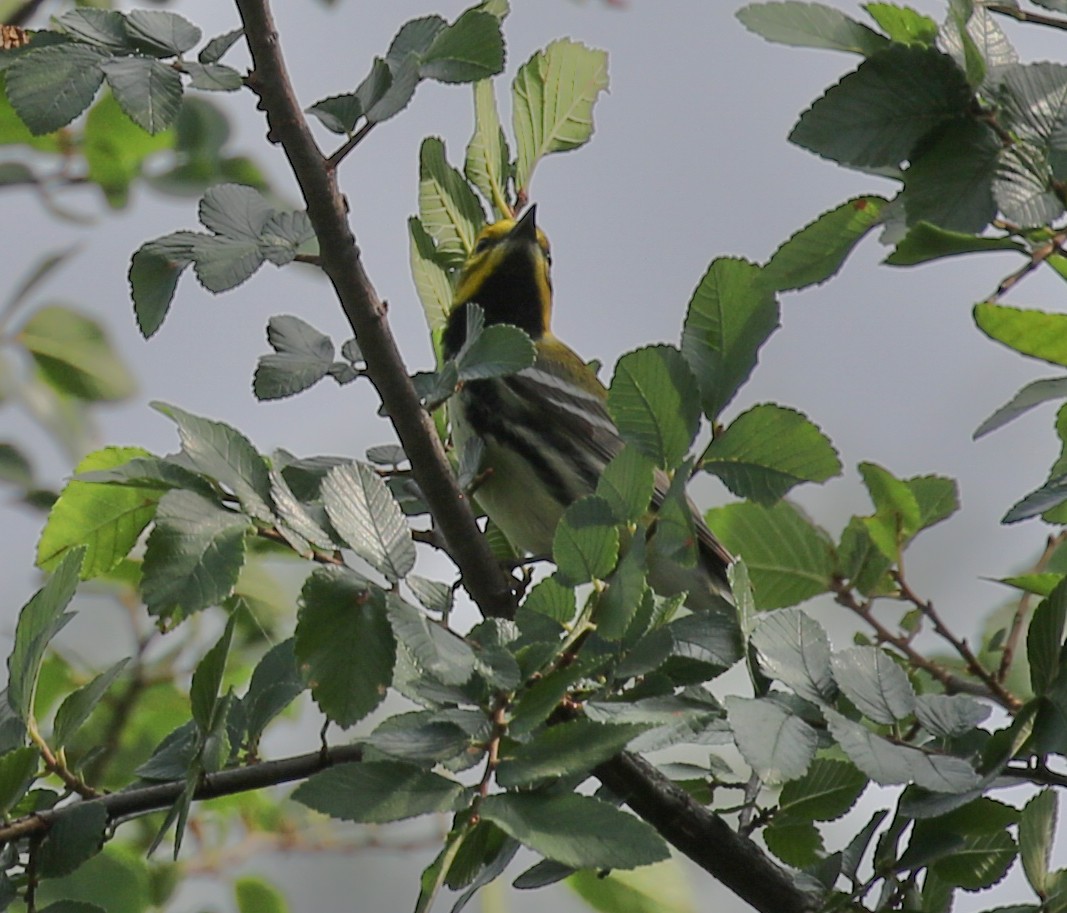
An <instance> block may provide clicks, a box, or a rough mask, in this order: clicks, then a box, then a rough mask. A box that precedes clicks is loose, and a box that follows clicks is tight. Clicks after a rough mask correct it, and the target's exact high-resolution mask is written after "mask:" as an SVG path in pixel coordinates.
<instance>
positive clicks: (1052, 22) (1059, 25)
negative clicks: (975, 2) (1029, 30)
mask: <svg viewBox="0 0 1067 913" xmlns="http://www.w3.org/2000/svg"><path fill="white" fill-rule="evenodd" d="M986 9H987V10H989V12H991V13H1000V14H1001V15H1002V16H1008V17H1009V18H1011V19H1015V20H1016V21H1017V22H1031V23H1033V24H1034V25H1047V26H1048V27H1049V28H1053V29H1064V30H1065V31H1067V19H1057V18H1056V17H1055V16H1043V15H1042V14H1041V13H1028V12H1026V11H1025V10H1020V9H1016V8H1015V7H1014V6H1009V5H1008V4H1006V3H989V4H987V5H986Z"/></svg>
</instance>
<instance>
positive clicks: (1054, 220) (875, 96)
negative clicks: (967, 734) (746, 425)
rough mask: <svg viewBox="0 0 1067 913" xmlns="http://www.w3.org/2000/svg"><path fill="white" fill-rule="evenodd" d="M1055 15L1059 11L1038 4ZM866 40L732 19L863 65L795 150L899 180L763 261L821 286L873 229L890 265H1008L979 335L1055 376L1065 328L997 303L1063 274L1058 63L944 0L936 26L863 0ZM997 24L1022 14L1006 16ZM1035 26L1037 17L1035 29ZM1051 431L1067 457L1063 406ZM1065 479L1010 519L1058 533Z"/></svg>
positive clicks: (788, 9)
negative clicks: (982, 258)
mask: <svg viewBox="0 0 1067 913" xmlns="http://www.w3.org/2000/svg"><path fill="white" fill-rule="evenodd" d="M1039 5H1040V6H1044V7H1047V8H1050V9H1054V10H1057V11H1062V9H1061V6H1060V5H1059V4H1056V3H1040V4H1039ZM863 9H864V10H865V11H866V13H867V14H868V15H869V16H870V17H871V19H872V20H873V22H874V24H875V26H876V28H872V27H871V26H869V25H866V24H864V23H862V22H859V21H858V20H855V19H852V18H851V17H849V16H847V15H846V14H845V13H843V12H841V11H840V10H837V9H835V8H833V7H829V6H826V5H824V4H821V3H808V2H800V0H786V2H772V3H755V4H751V5H749V6H746V7H744V8H743V9H742V10H740V12H739V13H738V17H739V18H740V20H741V22H742V23H743V24H744V25H745V26H746V27H747V28H749V29H751V30H752V31H754V32H756V33H757V34H759V35H761V36H763V37H764V38H766V39H767V40H769V41H776V42H781V43H784V44H790V45H797V46H802V47H815V48H825V49H832V50H838V51H846V52H849V53H855V54H859V55H861V56H862V57H863V61H862V62H861V63H860V65H859V66H858V67H857V68H856V69H855V70H854V71H853V72H851V73H849V74H847V75H846V76H845V77H843V78H842V79H841V81H840V82H839V83H837V84H836V85H835V86H832V87H831V88H830V89H828V90H827V91H826V93H825V94H824V95H823V96H822V97H821V98H819V99H817V100H816V101H815V102H814V103H813V104H812V106H811V107H810V108H809V109H808V110H807V111H805V112H804V113H803V114H802V115H801V117H800V119H799V121H798V122H797V124H796V126H795V127H794V128H793V131H792V133H791V134H790V137H789V139H790V141H791V142H793V143H795V144H797V145H799V146H801V147H803V148H805V149H808V150H810V151H812V152H815V153H816V154H818V155H820V156H823V157H824V158H827V159H829V160H831V161H833V162H836V163H838V164H840V165H843V166H845V167H848V168H855V169H859V170H862V171H865V172H868V173H870V172H874V173H876V174H878V175H880V176H882V177H886V178H889V179H892V180H894V181H896V182H898V183H899V186H900V189H899V191H898V192H897V194H896V195H895V196H894V197H893V199H892V200H891V201H890V200H888V199H886V198H885V197H881V196H873V195H872V196H864V197H859V198H857V199H854V200H849V201H848V202H846V203H844V204H842V205H841V206H839V207H837V208H836V209H833V210H831V211H829V212H827V213H824V214H823V215H822V216H820V217H819V218H818V219H816V220H815V221H814V222H812V223H811V224H810V225H808V226H807V227H806V228H804V229H803V230H802V231H801V232H799V233H798V234H797V235H795V236H794V237H793V238H792V239H791V240H790V242H789V243H788V244H787V245H784V246H783V248H782V249H781V250H779V251H778V252H777V253H776V254H775V256H774V257H773V258H772V259H771V261H770V263H769V264H768V277H769V279H770V281H771V282H772V284H773V285H774V286H775V287H776V288H778V289H781V290H784V289H796V288H803V287H805V286H808V285H812V284H814V283H817V282H824V281H825V280H827V279H828V278H830V277H831V276H832V275H834V274H835V273H836V272H837V270H838V269H839V268H840V267H841V265H842V264H843V262H844V261H845V259H846V258H847V256H848V254H849V252H850V251H851V250H852V248H853V247H854V246H855V244H856V243H858V242H859V241H860V240H861V238H862V237H863V236H864V235H866V234H867V233H868V232H869V231H870V230H871V229H872V228H874V227H875V226H876V225H883V226H885V228H886V231H885V234H884V236H883V240H884V241H886V243H890V244H892V245H893V247H894V249H893V251H892V253H890V254H889V256H888V257H887V258H886V261H885V262H886V263H888V264H891V265H894V266H912V265H915V264H919V263H925V262H929V261H932V260H936V259H940V258H943V257H952V256H959V255H962V254H972V253H999V252H1009V253H1015V254H1016V255H1018V256H1021V257H1022V258H1023V259H1024V265H1023V266H1022V267H1021V268H1020V269H1019V270H1018V271H1017V272H1015V273H1012V274H1011V275H1010V276H1008V277H1007V278H1006V279H1005V280H1004V282H1002V283H1001V285H1000V287H999V288H998V289H997V290H996V291H995V292H994V294H993V295H991V296H990V299H989V300H986V301H983V302H982V303H980V304H978V305H976V307H975V309H974V318H975V323H976V324H977V326H978V327H979V329H980V330H982V332H983V333H985V334H986V335H987V336H989V337H990V338H991V339H994V340H996V341H997V342H1000V343H1002V344H1003V345H1005V346H1008V347H1009V348H1011V349H1013V350H1015V351H1017V352H1020V353H1022V354H1023V355H1027V356H1029V357H1032V358H1037V359H1040V360H1042V361H1045V362H1048V363H1050V364H1053V365H1055V366H1056V367H1059V368H1062V367H1065V366H1067V355H1065V354H1064V352H1063V351H1062V350H1061V347H1060V346H1059V345H1058V344H1057V339H1058V338H1060V337H1061V336H1062V334H1063V331H1064V317H1063V315H1060V314H1050V313H1047V312H1045V311H1040V310H1036V309H1032V308H1020V307H1015V306H1008V305H1003V304H999V303H997V301H996V299H997V298H999V297H1000V296H1001V295H1003V294H1004V293H1006V292H1007V291H1008V290H1009V289H1011V288H1012V287H1013V286H1014V285H1015V284H1016V283H1017V282H1018V281H1019V280H1020V279H1022V278H1023V277H1024V276H1026V275H1027V274H1029V273H1030V272H1032V271H1033V270H1035V269H1038V268H1039V267H1041V266H1047V267H1048V268H1049V269H1051V270H1052V271H1053V272H1054V273H1055V274H1056V275H1058V276H1060V277H1067V257H1065V255H1064V253H1063V251H1062V249H1061V244H1062V242H1063V240H1064V236H1063V231H1062V227H1061V226H1060V223H1061V222H1062V217H1063V215H1064V213H1065V211H1067V195H1065V193H1064V175H1065V172H1064V167H1065V162H1067V158H1065V150H1067V66H1064V65H1063V64H1058V63H1049V62H1041V63H1029V64H1026V63H1021V62H1020V61H1019V55H1018V53H1017V52H1016V50H1015V48H1014V47H1013V46H1012V44H1011V42H1010V41H1009V39H1008V37H1007V35H1006V34H1005V33H1004V31H1003V30H1002V29H1001V27H1000V26H999V25H998V24H997V22H996V19H995V16H994V11H991V10H990V9H989V8H987V5H986V4H983V3H980V2H973V0H952V2H950V3H949V9H948V15H947V17H946V19H945V21H944V23H943V24H941V25H940V26H939V25H938V24H937V23H936V22H934V20H932V19H930V18H929V17H927V16H924V15H922V14H920V13H917V12H915V11H914V10H912V9H910V8H908V7H905V6H899V5H896V4H893V3H866V4H864V5H863ZM995 12H1000V13H1005V14H1010V15H1013V16H1016V17H1017V18H1024V19H1025V18H1026V14H1025V13H1024V12H1023V11H1022V10H1020V9H1019V8H1018V6H1017V4H1012V5H1011V6H1010V7H1009V8H1007V9H1002V8H1000V7H999V6H998V7H996V9H995ZM1035 21H1041V20H1035ZM1065 396H1067V380H1065V379H1064V378H1063V377H1059V376H1058V377H1052V378H1044V379H1041V380H1038V381H1034V382H1033V383H1030V384H1028V385H1026V386H1025V387H1023V388H1022V389H1021V390H1020V391H1019V392H1018V393H1017V394H1016V395H1015V396H1014V397H1013V398H1012V399H1011V400H1010V401H1009V402H1008V403H1007V404H1005V405H1004V406H1003V407H1002V408H1000V409H998V410H997V411H996V412H995V413H994V414H993V415H992V416H990V418H989V419H988V420H987V421H985V422H983V423H982V425H981V426H980V427H979V428H978V430H977V431H976V433H975V436H976V437H979V436H981V435H983V434H986V433H988V432H990V431H992V430H994V429H996V428H999V427H1001V426H1002V425H1004V424H1006V423H1007V422H1009V421H1010V420H1012V419H1014V418H1016V417H1017V416H1018V415H1021V414H1022V413H1023V412H1025V411H1027V410H1029V409H1031V408H1033V407H1035V406H1037V405H1040V404H1041V403H1044V402H1049V401H1053V400H1060V399H1063V398H1064V397H1065ZM1055 427H1056V433H1057V436H1058V437H1059V438H1060V440H1061V441H1063V442H1064V446H1065V447H1067V418H1065V413H1064V411H1063V409H1061V410H1060V412H1059V414H1058V415H1057V419H1056V425H1055ZM1065 501H1067V468H1065V466H1064V464H1063V460H1062V459H1059V460H1057V461H1056V463H1054V464H1053V466H1052V468H1051V470H1050V473H1049V478H1048V480H1047V482H1046V483H1045V484H1044V485H1042V486H1041V487H1040V488H1038V489H1036V490H1035V491H1033V492H1031V493H1030V494H1028V495H1026V496H1025V497H1024V498H1022V499H1021V500H1020V501H1019V503H1017V504H1016V505H1015V506H1014V507H1012V508H1011V509H1010V510H1009V511H1008V512H1007V513H1006V515H1005V518H1004V519H1005V522H1015V521H1018V520H1022V519H1026V518H1029V517H1033V516H1037V515H1042V516H1043V517H1044V518H1045V519H1046V520H1047V521H1049V522H1053V523H1058V522H1062V520H1063V518H1064V516H1067V514H1065V513H1064V509H1063V504H1064V502H1065Z"/></svg>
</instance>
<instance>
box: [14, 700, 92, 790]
mask: <svg viewBox="0 0 1067 913" xmlns="http://www.w3.org/2000/svg"><path fill="white" fill-rule="evenodd" d="M26 732H27V734H28V735H29V737H30V741H31V742H32V743H33V746H34V747H35V748H36V749H37V751H38V752H39V753H40V755H41V760H42V761H43V762H44V766H45V767H46V768H47V769H48V772H49V773H53V774H55V775H56V776H57V777H59V779H60V780H62V781H63V785H64V786H66V787H67V789H69V790H70V791H71V792H75V793H77V794H78V795H79V796H83V797H84V798H86V799H94V798H96V797H97V796H99V795H100V793H99V792H98V791H97V790H95V789H93V787H91V786H90V785H89V784H88V783H86V782H85V780H83V779H82V778H81V777H79V776H78V775H77V774H76V773H74V771H73V770H71V769H70V768H69V767H67V762H66V760H65V759H64V758H63V756H62V755H61V754H60V755H57V754H56V753H55V752H54V751H52V748H51V746H50V745H49V744H48V742H46V741H45V739H44V737H43V736H42V735H41V733H40V731H39V730H38V729H37V721H36V720H33V719H31V720H29V722H28V723H27V724H26Z"/></svg>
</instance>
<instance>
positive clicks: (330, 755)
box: [0, 745, 363, 844]
mask: <svg viewBox="0 0 1067 913" xmlns="http://www.w3.org/2000/svg"><path fill="white" fill-rule="evenodd" d="M361 760H363V749H362V748H360V747H359V746H358V745H340V746H337V747H336V748H328V749H326V750H325V751H314V752H310V753H309V754H303V755H296V756H294V757H291V758H280V759H279V760H277V761H263V762H261V763H259V764H250V765H248V766H246V767H238V768H235V769H233V770H223V771H219V773H215V774H207V775H206V776H205V777H204V780H203V782H202V783H201V784H200V786H199V787H198V788H197V790H196V792H195V793H194V794H193V799H194V800H197V801H201V800H204V799H217V798H218V797H219V796H230V795H233V794H234V793H242V792H248V791H249V790H253V789H265V788H266V787H268V786H277V785H278V784H280V783H290V782H292V781H293V780H303V779H305V778H306V777H310V776H311V775H312V774H313V773H318V772H319V771H320V770H325V769H326V768H327V767H333V766H334V765H335V764H343V763H346V762H349V761H361ZM184 790H185V780H170V781H168V782H166V783H155V784H153V785H151V786H141V787H135V788H133V789H124V790H122V791H120V792H117V793H109V794H108V795H106V796H103V797H102V798H99V799H83V800H81V801H79V802H72V803H70V804H69V805H64V806H62V807H60V808H55V809H50V810H49V811H44V812H38V813H37V814H36V815H28V816H27V817H25V818H19V819H18V820H17V821H13V822H11V824H7V825H4V826H0V844H4V843H10V842H11V841H12V840H20V839H24V838H26V837H31V838H32V837H35V836H40V835H43V834H44V833H45V832H46V831H48V829H49V828H51V827H52V825H54V824H55V823H56V822H57V821H60V820H62V819H63V818H64V817H65V816H67V815H69V814H71V812H72V811H73V809H75V808H79V807H81V806H82V805H84V804H85V803H86V802H94V803H99V804H100V805H102V806H103V807H104V810H105V811H106V812H107V817H108V823H109V824H114V823H115V822H117V821H121V820H122V819H123V818H131V817H136V816H138V815H144V814H147V813H148V812H154V811H159V810H160V809H164V808H169V807H170V806H171V805H173V804H174V803H175V802H176V801H177V799H178V797H179V796H180V795H181V794H182V792H184Z"/></svg>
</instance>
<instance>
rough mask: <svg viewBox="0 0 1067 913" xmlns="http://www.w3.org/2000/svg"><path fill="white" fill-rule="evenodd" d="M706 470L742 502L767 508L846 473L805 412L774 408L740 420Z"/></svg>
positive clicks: (717, 443) (710, 452) (710, 455)
mask: <svg viewBox="0 0 1067 913" xmlns="http://www.w3.org/2000/svg"><path fill="white" fill-rule="evenodd" d="M701 466H702V468H704V469H706V470H707V471H708V472H710V473H713V474H714V475H717V476H718V477H719V478H720V479H722V481H723V483H724V484H725V485H726V487H727V488H729V489H730V491H732V492H733V493H734V494H735V495H737V496H738V497H742V498H748V499H749V500H752V501H757V502H759V503H761V504H767V505H770V504H773V503H774V502H775V501H777V500H779V499H780V498H782V497H784V496H785V494H786V493H787V492H788V491H789V490H790V489H791V488H793V487H794V486H796V485H799V484H800V483H801V482H825V481H826V480H827V479H829V478H832V477H833V476H837V475H840V474H841V461H840V459H838V456H837V451H835V450H834V447H833V444H831V443H830V440H829V438H827V437H826V435H824V434H823V433H822V431H820V430H819V428H818V427H817V426H816V425H815V424H814V423H813V422H811V421H810V420H809V419H808V418H807V417H806V416H804V415H802V414H801V413H800V412H796V411H795V410H793V409H787V408H785V407H784V406H777V405H774V404H773V403H764V404H762V405H759V406H753V407H752V408H751V409H749V410H748V411H747V412H743V413H742V414H741V415H739V416H738V417H737V418H736V419H734V421H733V422H732V423H731V424H730V425H729V427H727V428H726V430H725V431H723V432H722V433H721V434H719V435H717V436H716V437H715V439H714V440H713V441H712V442H711V444H709V445H708V448H707V450H705V451H704V455H703V458H702V462H701Z"/></svg>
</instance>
